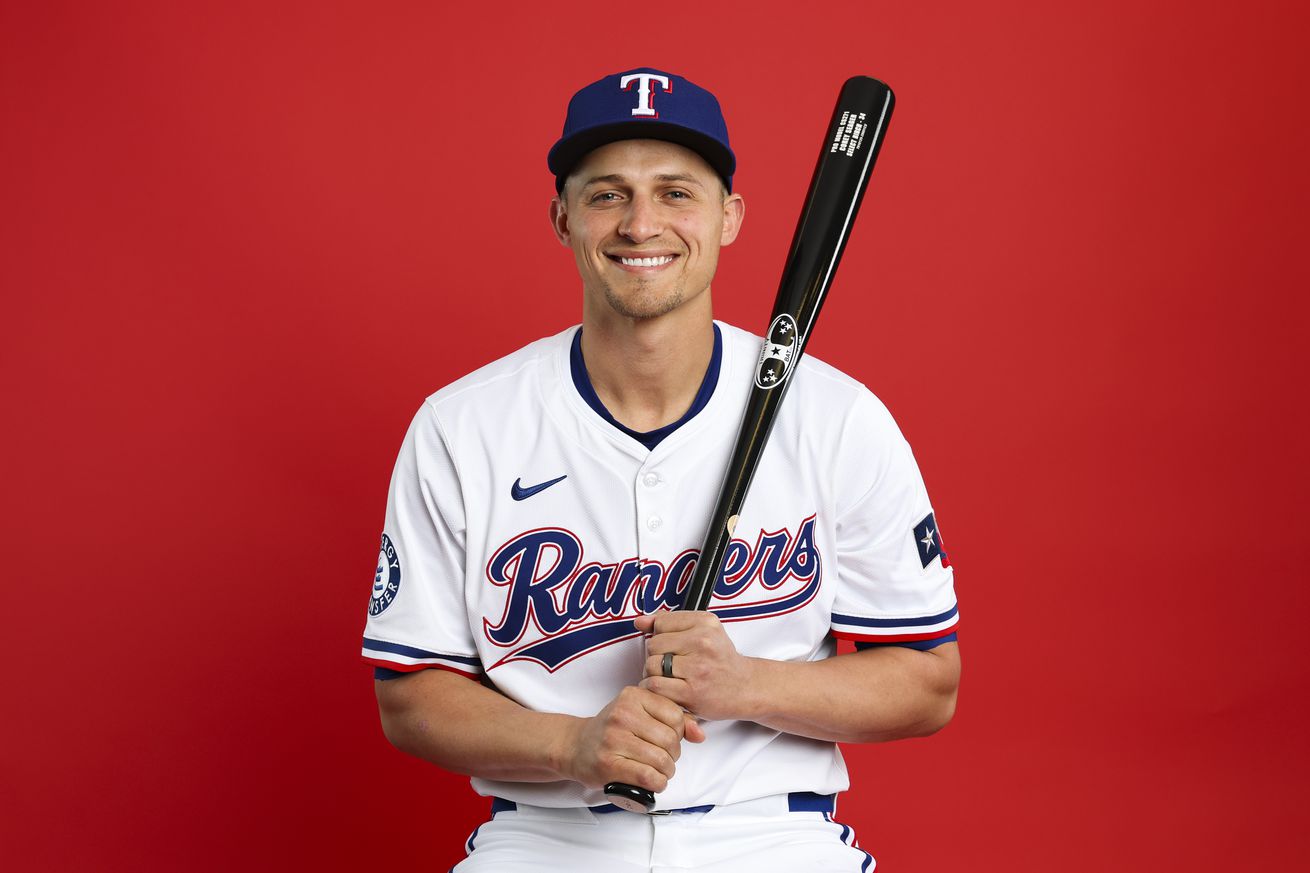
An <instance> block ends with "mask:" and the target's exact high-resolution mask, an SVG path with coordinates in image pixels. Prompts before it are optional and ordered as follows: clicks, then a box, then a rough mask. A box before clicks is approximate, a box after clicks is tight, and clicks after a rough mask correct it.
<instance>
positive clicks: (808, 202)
mask: <svg viewBox="0 0 1310 873" xmlns="http://www.w3.org/2000/svg"><path fill="white" fill-rule="evenodd" d="M895 102H896V99H895V97H894V96H893V94H892V90H891V88H888V87H887V86H886V85H885V84H883V83H882V82H879V81H878V80H877V79H871V78H869V77H867V76H855V77H853V78H850V79H847V80H846V84H845V85H843V86H842V89H841V93H840V94H839V95H838V96H837V106H836V108H835V109H833V112H832V120H831V121H829V122H828V132H827V136H825V137H824V140H823V151H821V152H820V153H819V161H818V164H817V165H816V166H815V168H814V176H813V177H812V178H811V179H810V189H809V192H808V193H807V194H806V195H805V205H804V206H803V207H802V209H801V216H800V219H799V221H797V223H796V233H795V234H794V235H793V236H792V240H791V250H790V251H789V252H788V254H787V262H786V264H785V266H784V267H783V270H782V282H781V284H780V285H779V286H778V297H777V299H776V300H775V301H774V304H773V316H772V318H771V319H770V321H769V329H768V333H767V334H766V336H765V340H764V347H763V349H761V351H760V361H759V364H758V365H757V366H756V368H755V387H754V388H753V389H752V390H751V395H750V399H749V401H748V402H747V404H746V412H745V415H744V416H743V417H742V422H741V430H740V431H739V432H738V434H737V442H736V445H735V446H734V448H733V452H732V459H731V461H730V462H729V464H728V471H727V474H726V476H725V477H724V480H723V488H722V489H721V490H720V492H719V499H718V502H717V503H716V504H715V506H714V513H713V514H712V515H711V516H710V524H709V528H708V530H707V532H706V534H705V544H704V546H702V548H701V553H700V558H699V559H698V560H697V562H696V569H695V572H694V573H693V575H692V578H691V582H689V583H688V585H687V590H686V593H685V594H684V595H683V603H682V609H691V610H704V609H705V608H706V607H708V606H709V603H710V598H711V597H712V596H713V594H714V585H715V583H716V582H717V581H718V578H719V573H720V572H721V571H722V569H723V559H724V556H725V554H726V552H727V548H728V544H729V543H730V542H731V541H732V533H733V530H734V529H735V528H736V526H737V517H738V516H739V515H740V513H741V507H742V504H743V503H744V502H745V500H746V492H747V491H748V490H749V489H750V484H751V479H752V478H754V476H755V468H756V467H757V466H758V465H759V460H760V455H761V454H762V453H763V451H764V446H765V444H766V443H767V442H768V439H769V432H770V431H771V430H772V429H773V423H774V420H775V419H776V418H777V417H778V407H779V406H780V405H781V403H782V399H783V397H784V396H785V395H786V391H787V387H788V385H789V384H790V383H791V379H790V378H789V377H790V376H791V374H792V373H793V372H795V370H796V367H797V365H798V364H799V362H800V358H801V355H803V354H804V353H805V344H806V343H807V342H808V341H809V338H810V331H811V329H813V327H814V321H815V319H816V318H818V316H819V308H820V307H821V306H822V305H823V300H824V298H825V297H826V296H827V294H828V287H829V286H830V285H831V284H832V277H833V274H834V273H835V272H836V271H837V263H838V261H840V260H841V255H842V250H843V249H845V248H846V240H847V239H848V238H849V237H850V233H851V225H852V224H853V223H854V221H855V213H856V212H857V211H858V210H859V208H860V201H861V200H863V199H864V191H865V189H866V188H867V187H868V185H869V175H870V174H871V173H872V172H873V165H874V162H875V161H876V160H877V159H878V152H879V150H880V149H881V148H882V141H883V137H884V136H885V135H886V133H887V123H888V122H889V121H890V120H891V116H892V106H893V105H894V104H895ZM605 794H606V795H607V796H608V797H609V799H610V801H611V802H613V803H614V804H615V805H616V806H620V807H622V808H624V809H627V810H630V811H632V812H649V811H650V810H651V809H653V808H654V807H655V794H654V793H653V792H651V791H649V790H647V789H645V788H641V787H639V786H636V785H628V784H626V783H623V782H611V783H609V784H608V785H606V786H605Z"/></svg>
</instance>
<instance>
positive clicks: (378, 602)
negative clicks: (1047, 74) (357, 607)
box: [368, 534, 400, 615]
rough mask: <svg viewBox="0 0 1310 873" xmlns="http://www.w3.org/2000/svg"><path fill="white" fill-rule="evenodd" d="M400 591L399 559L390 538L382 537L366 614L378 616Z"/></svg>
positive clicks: (384, 535)
mask: <svg viewBox="0 0 1310 873" xmlns="http://www.w3.org/2000/svg"><path fill="white" fill-rule="evenodd" d="M399 591H400V558H399V556H397V555H396V547H395V546H393V545H392V544H391V537H389V536H387V535H386V534H383V535H382V547H381V548H379V549H378V568H377V570H376V571H375V572H374V573H373V595H372V597H371V598H370V600H369V602H368V614H369V615H380V614H381V613H382V612H383V610H385V609H386V608H387V607H388V606H390V605H391V601H393V600H395V599H396V594H397V592H399Z"/></svg>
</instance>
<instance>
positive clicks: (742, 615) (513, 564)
mask: <svg viewBox="0 0 1310 873" xmlns="http://www.w3.org/2000/svg"><path fill="white" fill-rule="evenodd" d="M699 557H700V552H699V551H697V550H696V549H688V550H687V551H685V552H683V553H682V554H680V555H678V556H677V557H676V558H674V559H673V561H672V563H670V564H669V565H668V566H667V567H666V566H664V564H662V563H660V562H659V561H644V560H642V559H640V558H628V559H626V560H623V561H618V562H615V563H612V564H605V563H599V562H594V561H593V562H590V563H586V562H584V560H583V558H584V550H583V546H582V542H581V541H580V540H579V539H578V538H577V536H575V535H574V534H573V533H572V532H571V531H567V530H564V529H563V528H543V529H539V530H531V531H527V532H525V533H522V534H519V535H518V536H516V537H514V538H513V539H511V540H510V541H509V542H507V543H505V544H504V545H503V546H501V547H500V548H499V549H497V550H496V552H495V554H493V555H492V557H491V560H490V561H489V562H488V563H487V571H486V572H487V580H488V581H489V582H491V584H492V585H495V586H497V587H500V588H504V589H505V609H504V613H503V614H502V615H501V617H500V618H499V620H497V621H494V622H493V621H490V620H487V619H483V622H482V625H483V628H482V629H483V633H484V634H485V635H486V638H487V639H488V640H490V641H491V642H492V643H493V644H494V645H496V646H498V647H500V648H502V649H507V650H508V651H506V653H505V655H504V656H503V657H502V658H501V659H500V660H498V661H497V662H496V663H494V664H491V665H490V666H489V667H488V669H493V668H495V667H497V666H500V665H501V664H504V663H507V662H509V661H534V662H536V663H538V664H540V665H541V666H543V667H545V668H546V669H547V670H548V671H550V672H552V673H553V672H554V671H555V670H557V669H559V668H560V667H562V666H563V665H564V664H567V663H568V662H570V661H572V660H573V659H574V658H577V657H579V656H581V655H584V654H586V653H588V652H593V651H595V650H596V649H599V648H602V647H604V646H608V645H611V644H612V643H616V642H619V641H620V640H625V639H630V638H632V637H635V636H637V630H636V628H635V627H634V626H633V624H632V620H633V618H635V617H636V616H638V615H645V614H648V613H652V612H655V611H656V610H658V609H671V608H675V607H676V606H677V605H678V604H680V603H681V602H682V592H683V591H684V590H685V589H686V587H687V584H688V583H689V582H690V581H691V576H692V573H693V572H694V570H695V567H696V561H697V560H698V559H699ZM822 566H823V562H822V559H821V558H820V555H819V550H818V548H817V547H816V546H815V544H814V516H810V517H809V518H807V519H805V520H804V521H803V522H801V525H800V527H799V528H798V529H797V531H796V533H795V534H793V533H791V531H790V530H780V531H776V532H772V533H768V532H763V531H762V532H761V533H760V535H759V537H758V538H757V539H756V541H755V543H754V545H752V544H750V543H747V542H746V541H745V540H738V539H734V540H733V541H732V542H731V543H730V544H729V545H728V549H727V552H726V554H725V557H724V563H723V570H722V571H721V572H720V574H719V578H718V581H717V582H716V584H715V586H714V598H715V602H714V603H713V604H711V606H710V610H711V611H712V612H714V614H715V615H717V616H718V617H719V620H720V621H725V622H726V621H748V620H754V619H762V618H768V617H770V616H774V615H782V614H783V613H787V612H792V611H794V610H797V609H800V608H801V607H803V606H804V605H805V604H807V603H809V602H810V601H811V600H813V599H814V595H815V594H816V593H817V592H818V590H819V585H820V582H821V579H822V576H823V571H822Z"/></svg>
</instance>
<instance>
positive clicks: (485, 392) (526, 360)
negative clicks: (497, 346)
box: [424, 325, 577, 419]
mask: <svg viewBox="0 0 1310 873" xmlns="http://www.w3.org/2000/svg"><path fill="white" fill-rule="evenodd" d="M576 331H577V325H574V326H573V327H570V328H568V329H566V330H563V331H561V332H560V333H557V334H555V335H554V336H548V337H544V338H543V339H539V340H537V341H536V342H533V343H529V344H528V345H526V346H524V347H522V348H521V349H519V350H517V351H515V352H511V353H510V354H508V355H505V356H504V357H503V358H499V359H497V360H495V361H492V362H491V363H489V364H486V365H484V366H482V367H479V368H478V369H476V370H474V371H473V372H471V373H469V374H468V375H466V376H462V377H460V378H459V379H456V380H455V381H454V382H451V383H449V384H447V385H445V386H444V387H442V388H441V389H439V390H438V391H435V392H433V393H432V394H430V395H428V397H427V398H426V399H425V400H424V406H425V407H426V408H427V409H428V410H429V411H430V412H431V413H433V414H435V415H437V416H439V417H441V418H443V419H446V418H454V417H459V416H462V415H463V414H465V413H477V414H479V415H480V416H485V415H486V414H488V413H490V414H495V412H496V410H497V409H498V408H499V409H500V410H502V411H503V409H504V408H505V407H498V406H497V404H498V403H507V402H511V401H513V400H515V399H516V397H519V396H521V395H524V394H525V392H535V391H536V390H537V385H538V380H539V378H540V376H541V374H542V373H543V371H546V370H548V369H549V368H550V367H553V366H556V364H557V362H558V361H560V360H561V359H563V358H564V357H566V356H567V355H568V349H569V343H570V342H571V341H572V339H573V334H574V333H575V332H576Z"/></svg>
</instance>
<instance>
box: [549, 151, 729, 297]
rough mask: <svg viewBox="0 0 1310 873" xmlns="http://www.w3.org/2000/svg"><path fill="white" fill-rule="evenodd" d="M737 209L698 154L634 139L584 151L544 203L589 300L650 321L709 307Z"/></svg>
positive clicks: (714, 174) (721, 184)
mask: <svg viewBox="0 0 1310 873" xmlns="http://www.w3.org/2000/svg"><path fill="white" fill-rule="evenodd" d="M744 210H745V205H744V203H743V202H742V199H741V197H740V196H739V195H736V194H732V195H728V196H725V193H724V187H723V182H722V181H721V180H720V179H719V177H718V175H717V174H716V173H715V172H714V170H713V169H711V168H710V165H709V164H707V163H706V162H705V160H704V159H703V158H701V156H700V155H698V154H696V153H695V152H693V151H691V150H690V149H686V148H683V147H682V146H679V145H674V144H673V143H667V142H661V141H658V140H648V139H638V140H621V141H619V142H615V143H610V144H608V145H605V146H602V147H600V148H598V149H596V150H595V151H593V152H591V153H590V154H588V155H587V157H585V158H584V159H583V160H582V162H581V163H580V164H579V165H578V166H577V167H576V168H575V169H574V171H573V174H572V175H571V176H570V177H569V179H568V182H567V183H566V184H565V186H564V191H563V192H562V193H561V194H560V196H559V197H556V198H555V199H554V200H553V201H551V221H552V223H553V224H554V227H555V234H556V236H558V237H559V240H560V242H561V243H563V244H564V245H566V246H568V247H569V248H571V249H572V250H573V256H574V259H575V260H576V261H577V265H578V273H579V274H580V275H581V277H582V285H583V291H584V293H585V294H586V296H587V305H588V306H593V307H596V306H603V307H605V308H606V309H608V311H610V312H612V313H614V314H616V315H619V316H622V317H625V318H633V319H651V318H658V317H659V316H661V315H665V314H667V313H670V312H673V311H674V310H677V309H679V308H680V307H684V306H686V305H687V304H688V303H689V302H691V301H696V300H700V301H702V302H703V303H706V304H707V303H708V300H709V298H708V294H707V292H708V291H709V287H710V281H711V280H712V279H713V278H714V271H715V269H716V268H717V266H718V263H719V249H720V248H721V247H722V246H725V245H728V244H729V243H731V242H732V241H733V240H734V239H736V237H737V231H738V229H739V228H740V227H741V220H742V216H743V213H744Z"/></svg>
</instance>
